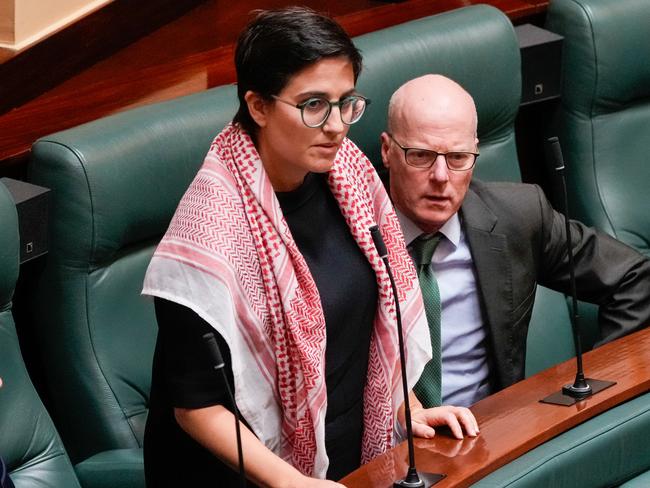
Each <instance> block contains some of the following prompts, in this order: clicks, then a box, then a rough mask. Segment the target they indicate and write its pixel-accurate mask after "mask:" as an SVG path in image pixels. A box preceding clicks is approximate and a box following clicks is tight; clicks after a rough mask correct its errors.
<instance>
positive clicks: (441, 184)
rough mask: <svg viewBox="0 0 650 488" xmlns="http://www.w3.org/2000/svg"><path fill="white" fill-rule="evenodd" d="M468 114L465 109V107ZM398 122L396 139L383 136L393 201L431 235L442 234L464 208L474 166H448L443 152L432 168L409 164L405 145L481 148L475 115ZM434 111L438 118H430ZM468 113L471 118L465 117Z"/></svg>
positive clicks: (424, 116)
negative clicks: (466, 167) (461, 167)
mask: <svg viewBox="0 0 650 488" xmlns="http://www.w3.org/2000/svg"><path fill="white" fill-rule="evenodd" d="M461 112H462V111H461ZM421 115H422V116H420V117H410V118H405V117H403V119H406V120H403V121H402V122H401V123H399V124H394V125H395V126H396V130H395V131H394V134H392V135H393V138H394V140H393V139H391V138H390V136H388V134H386V133H384V134H382V149H381V153H382V160H383V162H384V166H386V168H388V170H389V174H390V194H391V197H392V199H393V204H394V205H395V207H397V208H398V209H399V210H400V211H401V212H402V213H403V214H404V215H405V216H407V217H408V218H410V219H411V220H412V221H413V222H414V223H415V224H417V225H418V227H420V229H422V231H424V232H427V233H432V232H437V231H438V230H439V229H440V227H442V226H443V225H444V224H445V222H447V220H449V218H450V217H451V216H452V215H453V214H454V213H456V212H457V211H458V209H459V208H460V206H461V204H462V203H463V199H464V198H465V193H467V188H468V187H469V183H470V181H471V179H472V172H473V170H471V169H470V170H467V171H453V170H450V169H448V167H447V165H446V163H445V159H444V157H443V156H438V158H437V159H436V161H435V163H434V164H433V166H432V167H431V168H416V167H413V166H410V165H408V164H407V163H406V160H405V155H404V151H403V150H402V149H401V148H400V147H399V146H398V145H397V144H396V143H395V141H397V142H399V144H400V145H401V146H403V147H415V148H419V149H430V150H433V151H436V152H442V153H446V152H450V151H468V152H476V151H477V144H478V140H477V139H476V137H475V127H476V126H475V116H474V115H473V114H472V113H469V114H462V113H461V114H456V116H449V117H447V116H446V115H442V116H441V114H421ZM429 115H431V116H433V117H434V118H433V119H429ZM465 115H467V116H465Z"/></svg>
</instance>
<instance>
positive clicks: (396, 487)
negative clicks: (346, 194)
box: [369, 225, 443, 488]
mask: <svg viewBox="0 0 650 488" xmlns="http://www.w3.org/2000/svg"><path fill="white" fill-rule="evenodd" d="M369 230H370V235H371V236H372V241H373V243H374V245H375V248H376V249H377V253H378V254H379V257H380V258H381V259H382V261H383V262H384V265H385V266H386V272H387V273H388V279H389V281H390V286H391V289H392V292H393V299H394V300H395V316H396V319H397V339H398V343H399V360H400V366H401V368H402V389H403V391H404V420H405V422H406V441H407V444H408V455H409V467H408V471H407V473H406V476H405V477H404V479H402V480H399V481H395V482H394V483H393V488H424V487H425V484H424V481H422V479H420V475H419V474H418V472H417V469H416V468H415V448H414V447H413V426H412V425H411V404H410V401H409V390H408V382H407V379H406V355H405V353H404V332H403V329H402V313H401V310H400V305H399V299H398V294H397V287H396V285H395V280H394V278H393V272H392V271H391V267H390V263H389V262H388V251H387V249H386V244H385V243H384V239H383V237H382V235H381V232H380V231H379V227H378V226H377V225H373V226H372V227H370V228H369ZM442 477H443V476H442V475H436V474H434V475H429V476H428V478H429V480H430V481H433V483H435V482H437V481H438V480H439V479H442ZM433 483H427V485H426V486H431V485H432V484H433Z"/></svg>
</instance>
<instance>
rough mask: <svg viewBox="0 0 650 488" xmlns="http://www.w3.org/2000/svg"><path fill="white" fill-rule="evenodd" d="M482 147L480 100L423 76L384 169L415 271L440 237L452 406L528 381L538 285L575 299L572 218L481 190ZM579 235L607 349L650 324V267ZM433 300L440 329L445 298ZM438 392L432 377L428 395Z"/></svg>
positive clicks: (424, 383)
mask: <svg viewBox="0 0 650 488" xmlns="http://www.w3.org/2000/svg"><path fill="white" fill-rule="evenodd" d="M478 142H479V141H478V138H477V114H476V108H475V106H474V101H473V100H472V98H471V96H470V95H469V94H468V93H467V92H466V91H465V90H464V89H463V88H462V87H461V86H460V85H458V84H457V83H455V82H454V81H452V80H450V79H448V78H445V77H443V76H438V75H427V76H423V77H421V78H417V79H414V80H412V81H410V82H408V83H406V84H404V85H403V86H402V87H400V88H399V89H398V90H397V91H396V92H395V94H394V95H393V97H392V98H391V101H390V105H389V114H388V131H387V132H384V133H383V134H382V135H381V143H382V159H383V162H384V165H385V167H386V168H387V169H388V172H389V178H390V194H391V197H392V199H393V203H394V205H395V207H396V209H397V213H398V217H399V218H400V223H401V225H402V230H403V232H404V237H405V239H406V242H407V244H409V250H410V251H411V255H412V256H414V257H415V259H416V265H417V264H418V263H417V259H419V258H418V257H417V256H416V254H418V253H419V251H418V249H420V248H422V247H423V246H422V243H423V242H426V241H427V240H428V239H427V238H428V237H430V236H434V235H438V236H440V238H439V239H440V240H439V243H438V244H437V247H435V251H433V253H434V254H433V257H431V256H429V257H428V258H422V259H423V260H424V261H425V262H424V265H423V266H422V268H421V271H422V272H430V271H429V270H432V271H433V275H434V276H435V280H436V281H437V286H438V288H439V297H440V298H439V303H440V304H441V308H442V314H441V319H438V320H440V322H441V325H440V336H439V337H440V343H441V346H440V349H441V351H440V352H439V353H438V354H439V355H441V357H442V371H441V373H440V372H438V373H437V374H438V378H440V375H441V376H442V391H441V392H440V391H438V400H437V401H440V398H441V400H442V403H443V404H450V403H451V404H455V405H471V404H473V403H475V402H476V401H478V400H480V399H481V398H483V397H485V396H487V395H488V394H490V393H491V392H494V391H496V390H498V389H501V388H504V387H506V386H509V385H511V384H512V383H514V382H516V381H519V380H521V379H522V378H523V377H524V359H525V345H526V334H527V330H528V323H529V321H530V316H531V311H532V306H533V301H534V296H535V289H536V285H537V284H538V283H539V284H541V285H544V286H547V287H549V288H553V289H556V290H558V291H561V292H564V293H567V292H568V291H569V268H568V259H567V253H566V240H565V228H564V218H563V216H562V215H561V214H559V213H557V212H555V211H554V210H553V209H552V208H551V206H550V204H549V203H548V201H547V200H546V198H545V196H544V194H543V193H542V191H541V190H540V189H539V188H538V187H537V186H534V185H526V184H516V183H486V182H481V181H478V180H473V181H472V172H473V167H474V163H475V160H476V156H475V155H476V154H477V153H478ZM414 148H415V149H414ZM445 153H446V156H445ZM571 232H572V240H573V243H574V244H573V253H574V256H575V267H576V280H577V289H578V295H579V298H580V299H582V300H586V301H591V302H594V303H598V304H599V305H600V312H599V321H600V328H601V333H602V341H601V343H602V342H606V341H609V340H612V339H615V338H617V337H621V336H622V335H624V334H627V333H629V332H632V331H634V330H637V329H639V328H640V327H642V326H643V325H644V324H647V323H649V321H650V296H649V294H650V261H648V260H647V259H646V258H644V257H643V256H642V255H641V254H639V253H638V252H636V251H634V250H633V249H631V248H629V247H627V246H625V245H623V244H621V243H620V242H618V241H616V240H614V239H612V238H611V237H609V236H606V235H604V234H601V233H598V232H596V231H595V230H594V229H591V228H587V227H585V226H584V225H581V224H579V223H575V222H574V223H572V229H571ZM437 239H438V237H436V240H437ZM418 272H419V273H420V270H419V271H418ZM420 281H421V285H422V282H423V278H422V276H420ZM422 286H424V285H422ZM434 287H435V285H434ZM423 295H424V296H425V303H426V304H427V315H428V318H429V309H430V302H432V301H437V300H438V298H437V297H436V298H434V299H432V298H431V297H430V296H429V295H430V294H429V293H428V292H425V290H424V288H423ZM432 320H435V319H430V318H429V325H430V326H431V324H432ZM432 342H433V343H434V348H435V347H436V346H435V340H434V337H433V334H432ZM434 357H436V354H435V350H434ZM432 363H433V361H432ZM430 364H431V363H430ZM438 368H440V366H438ZM439 381H440V380H439V379H438V382H439ZM433 383H435V380H430V379H427V378H425V375H423V377H422V378H421V380H420V383H419V384H418V385H417V387H418V389H419V390H422V389H423V388H424V389H425V390H426V388H428V387H430V386H431V384H433ZM438 388H440V386H438ZM416 392H417V393H418V397H419V398H420V399H422V394H421V391H418V390H416ZM425 396H426V395H425ZM432 398H435V395H433V397H432ZM422 400H423V404H424V406H425V407H426V406H432V405H434V404H435V403H436V400H434V399H429V400H424V399H422Z"/></svg>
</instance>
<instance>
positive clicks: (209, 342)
mask: <svg viewBox="0 0 650 488" xmlns="http://www.w3.org/2000/svg"><path fill="white" fill-rule="evenodd" d="M202 337H203V341H204V342H205V346H206V348H207V350H208V354H209V355H210V358H211V359H212V365H213V368H214V369H215V370H221V374H222V376H223V382H224V383H225V384H226V390H227V391H228V397H229V398H230V403H231V404H232V409H233V414H234V416H235V433H236V435H237V456H238V460H239V478H240V483H241V488H246V471H245V470H244V452H243V450H242V443H241V428H240V426H239V423H240V416H239V409H238V408H237V403H236V402H235V395H233V392H232V390H231V388H230V383H228V377H227V376H226V371H225V369H224V366H225V364H224V361H223V357H222V356H221V350H220V349H219V344H217V339H216V338H215V336H214V333H212V332H208V333H207V334H203V336H202Z"/></svg>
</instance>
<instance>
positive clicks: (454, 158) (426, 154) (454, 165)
mask: <svg viewBox="0 0 650 488" xmlns="http://www.w3.org/2000/svg"><path fill="white" fill-rule="evenodd" d="M388 137H390V138H391V139H392V140H393V142H394V143H395V144H397V145H398V146H399V148H400V149H401V150H402V151H404V159H405V161H406V163H407V164H408V165H410V166H414V167H415V168H430V167H431V166H433V164H434V163H435V162H436V159H438V156H443V157H444V158H445V163H446V164H447V168H449V169H450V170H452V171H469V170H470V169H472V168H473V167H474V164H476V158H477V157H478V153H474V152H469V151H451V152H447V153H441V152H437V151H432V150H431V149H419V148H417V147H404V146H402V145H401V144H400V143H399V142H397V141H396V140H395V138H394V137H393V136H392V134H388Z"/></svg>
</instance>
